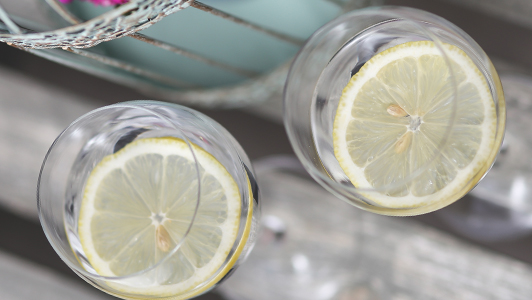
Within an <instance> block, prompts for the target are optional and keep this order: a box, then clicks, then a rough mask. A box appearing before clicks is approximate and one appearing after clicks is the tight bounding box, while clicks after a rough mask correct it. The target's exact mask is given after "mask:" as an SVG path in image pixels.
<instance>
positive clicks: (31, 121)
mask: <svg viewBox="0 0 532 300" xmlns="http://www.w3.org/2000/svg"><path fill="white" fill-rule="evenodd" d="M88 100H92V99H84V98H83V97H81V96H79V95H74V94H71V93H68V92H65V91H64V90H61V89H59V88H55V87H53V86H50V85H45V84H43V83H41V82H37V81H35V80H32V79H31V78H29V77H26V76H24V75H23V74H19V73H17V72H15V71H13V70H10V69H5V68H2V67H0V191H1V194H0V205H1V206H3V207H4V208H7V209H9V210H11V211H15V212H17V213H19V214H22V215H24V216H27V217H30V218H37V204H36V187H37V178H38V175H39V170H40V167H41V164H42V161H43V159H44V156H45V155H46V152H47V151H48V148H49V147H50V146H51V144H52V142H53V141H54V139H55V138H56V137H57V135H59V133H61V131H62V130H63V129H64V128H65V127H66V126H68V124H70V123H71V122H72V121H74V120H75V119H76V118H77V117H79V116H81V115H83V114H84V113H86V112H88V111H90V110H92V109H94V108H95V106H94V105H95V104H92V105H91V104H89V103H91V101H88ZM92 103H94V101H92Z"/></svg>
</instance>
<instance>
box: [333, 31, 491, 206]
mask: <svg viewBox="0 0 532 300" xmlns="http://www.w3.org/2000/svg"><path fill="white" fill-rule="evenodd" d="M443 47H444V48H445V50H446V53H447V54H448V58H449V60H450V63H451V65H452V70H453V72H454V75H455V81H452V80H451V77H450V76H451V72H450V70H449V67H448V65H447V62H446V60H445V58H444V56H442V54H441V51H440V50H438V48H437V47H436V45H435V44H434V43H433V42H430V41H418V42H408V43H404V44H400V45H397V46H395V47H392V48H390V49H387V50H385V51H383V52H381V53H379V54H377V55H375V56H374V57H372V58H371V59H370V60H369V61H368V62H366V64H364V66H363V67H362V68H361V69H360V71H359V72H358V73H356V74H355V75H354V76H353V77H352V78H351V80H350V81H349V83H348V84H347V86H346V87H345V88H344V90H343V93H342V95H341V98H340V101H339V105H338V109H337V112H336V116H335V120H334V127H333V144H334V154H335V156H336V158H337V160H338V162H339V164H340V166H341V168H342V169H343V170H344V172H345V174H346V175H347V176H348V177H349V179H350V180H351V182H352V183H353V185H354V186H355V187H357V188H368V189H373V188H375V189H377V190H378V188H381V190H380V191H379V192H371V193H364V195H365V196H366V197H367V198H368V199H369V200H370V201H372V202H374V204H376V205H378V206H382V207H387V208H415V207H421V206H426V205H431V204H434V203H437V202H441V201H445V202H448V203H451V202H452V201H454V200H457V199H459V198H460V197H462V196H463V195H464V194H465V193H467V192H468V191H469V190H470V189H471V188H472V187H474V185H475V184H476V183H477V182H478V181H479V180H480V179H481V177H482V176H483V174H484V172H485V171H486V170H487V169H488V168H489V167H490V166H491V164H492V163H493V161H494V159H495V154H496V153H497V151H494V150H493V149H494V147H496V146H498V145H496V143H495V135H496V128H497V114H496V109H495V104H494V101H493V98H492V96H491V93H490V90H489V87H488V84H487V82H486V79H485V78H484V76H483V75H482V73H481V72H480V71H479V69H478V68H477V67H476V65H475V64H474V63H473V61H472V60H471V59H470V58H469V57H468V56H467V54H465V52H463V51H462V50H461V49H459V48H458V47H456V46H453V45H450V44H443ZM454 83H456V84H457V87H456V88H457V89H456V91H457V99H456V105H457V109H456V115H453V113H455V111H454V107H453V105H454V104H453V101H454V91H455V89H454V87H453V84H454ZM452 120H453V121H452ZM451 121H452V122H454V123H453V125H452V127H449V124H450V122H451ZM449 128H451V129H450V131H449V132H447V130H449ZM445 138H447V140H446V141H447V142H446V143H444V144H442V141H444V140H445ZM440 151H441V155H440V154H439V153H440ZM416 170H423V171H422V173H420V174H419V176H412V174H414V173H415V171H416Z"/></svg>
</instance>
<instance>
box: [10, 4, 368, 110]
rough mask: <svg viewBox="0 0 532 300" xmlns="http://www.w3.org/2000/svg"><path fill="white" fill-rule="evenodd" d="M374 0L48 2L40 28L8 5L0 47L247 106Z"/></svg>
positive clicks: (152, 91)
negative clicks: (313, 39) (331, 23)
mask: <svg viewBox="0 0 532 300" xmlns="http://www.w3.org/2000/svg"><path fill="white" fill-rule="evenodd" d="M10 1H14V0H10ZM24 1H34V2H35V1H38V0H24ZM283 1H284V2H283ZM374 2H376V1H375V0H282V1H273V0H253V1H249V0H246V1H243V0H214V1H213V0H202V1H201V2H200V1H194V0H131V1H130V2H128V3H126V4H123V5H120V6H117V7H115V8H113V9H108V10H107V11H103V12H102V11H101V10H98V9H92V8H90V6H89V5H90V3H81V2H80V4H78V5H72V4H69V5H63V4H61V3H59V2H58V1H57V0H45V2H44V3H45V6H44V7H39V9H38V11H40V12H41V14H43V15H41V16H39V17H40V21H37V22H36V21H35V20H31V19H29V18H27V17H21V16H20V13H19V12H20V11H17V9H8V8H9V7H8V6H9V5H3V4H2V2H0V20H1V21H2V23H0V41H2V42H5V43H7V44H9V45H11V46H14V47H17V48H19V49H22V50H25V51H28V52H31V53H33V54H35V55H38V56H41V57H44V58H47V59H50V60H53V61H55V62H58V63H61V64H64V65H67V66H70V67H73V68H76V69H79V70H82V71H85V72H88V73H91V74H94V75H97V76H100V77H104V78H106V79H108V80H111V81H114V82H117V83H121V84H124V85H127V86H130V87H134V88H135V89H137V90H140V91H142V92H144V93H145V94H147V95H149V96H153V97H157V98H159V99H162V100H168V101H173V102H179V103H184V104H189V105H195V106H203V107H240V106H245V105H250V104H255V103H260V102H263V101H266V100H268V99H272V98H275V99H277V98H280V97H279V96H280V91H281V90H282V86H283V85H284V81H285V79H286V73H287V69H288V63H289V61H290V59H291V57H292V56H293V55H295V53H296V52H297V51H298V49H299V48H300V47H301V45H302V44H303V43H304V41H305V40H306V38H307V37H308V36H309V35H310V34H311V33H312V32H313V31H315V30H316V29H317V28H319V27H320V26H321V25H323V24H324V23H326V22H327V21H328V20H330V19H332V18H334V17H335V16H337V15H339V14H341V13H343V12H345V11H348V10H352V9H355V8H360V7H364V6H368V5H371V4H375V3H374ZM4 7H7V8H4ZM26 7H27V6H26ZM92 10H94V11H92ZM42 12H44V13H42ZM174 13H175V14H174ZM170 15H171V16H170ZM43 16H44V20H45V21H46V22H43V21H42V19H43ZM163 19H164V20H163ZM85 20H87V21H85ZM309 20H312V21H313V22H310V23H309ZM45 23H46V24H45ZM152 26H153V27H152ZM298 26H299V27H300V28H299V29H298V30H295V29H294V28H296V27H298ZM296 29H297V28H296ZM198 41H199V42H198Z"/></svg>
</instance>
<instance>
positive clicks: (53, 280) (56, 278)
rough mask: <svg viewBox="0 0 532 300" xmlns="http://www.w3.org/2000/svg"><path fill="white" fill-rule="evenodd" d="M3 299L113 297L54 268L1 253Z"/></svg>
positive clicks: (0, 276) (88, 298) (40, 299)
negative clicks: (66, 276)
mask: <svg viewBox="0 0 532 300" xmlns="http://www.w3.org/2000/svg"><path fill="white" fill-rule="evenodd" d="M0 299H2V300H28V299H39V300H72V299H76V300H97V299H100V300H103V299H114V298H112V297H111V296H107V295H105V294H103V293H101V292H99V291H97V290H96V289H94V288H92V287H91V286H89V285H88V284H87V285H84V284H80V283H78V282H74V281H72V280H71V279H68V278H65V277H63V276H61V275H59V274H56V273H54V272H53V271H51V270H49V269H46V268H43V267H41V266H38V265H36V264H32V263H30V262H28V261H24V260H22V259H20V258H18V257H15V256H13V255H10V254H6V253H4V252H0Z"/></svg>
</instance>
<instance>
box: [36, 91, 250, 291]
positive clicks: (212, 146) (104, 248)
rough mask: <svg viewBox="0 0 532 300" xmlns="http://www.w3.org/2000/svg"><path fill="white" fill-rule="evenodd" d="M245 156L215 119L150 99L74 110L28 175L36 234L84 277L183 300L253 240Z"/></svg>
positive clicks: (233, 263) (110, 287) (213, 279)
mask: <svg viewBox="0 0 532 300" xmlns="http://www.w3.org/2000/svg"><path fill="white" fill-rule="evenodd" d="M257 193H258V190H257V186H256V182H255V179H254V175H253V172H252V169H251V164H250V161H249V159H248V157H247V156H246V154H245V153H244V151H243V149H242V148H241V147H240V145H239V144H238V143H237V142H236V140H235V139H234V138H233V137H232V136H231V135H230V134H229V133H228V132H227V131H226V130H225V129H224V128H223V127H222V126H221V125H219V124H218V123H216V122H215V121H213V120H212V119H210V118H208V117H207V116H205V115H203V114H201V113H199V112H197V111H194V110H192V109H189V108H186V107H182V106H179V105H175V104H168V103H163V102H156V101H131V102H124V103H119V104H115V105H110V106H106V107H103V108H100V109H97V110H94V111H92V112H89V113H87V114H86V115H84V116H82V117H80V118H79V119H77V120H76V121H75V122H73V123H72V124H71V125H70V126H69V127H68V128H66V129H65V130H64V131H63V133H61V135H59V137H58V138H57V139H56V140H55V142H54V143H53V145H52V146H51V148H50V150H49V151H48V154H47V155H46V158H45V159H44V163H43V165H42V169H41V173H40V176H39V183H38V197H37V201H38V207H39V216H40V220H41V224H42V226H43V229H44V232H45V234H46V236H47V238H48V240H49V242H50V243H51V245H52V246H53V248H54V249H55V251H56V252H57V253H58V254H59V256H60V257H61V259H62V260H63V261H64V262H65V263H66V264H67V265H68V266H69V267H70V268H71V269H72V270H74V272H75V273H77V274H78V275H79V276H80V277H81V278H83V279H84V280H85V281H87V282H88V283H90V284H92V285H93V286H95V287H97V288H99V289H101V290H102V291H104V292H106V293H109V294H111V295H114V296H116V297H119V298H124V299H188V298H192V297H194V296H197V295H199V294H202V293H204V292H206V291H208V290H210V289H211V288H213V287H214V286H216V285H217V284H218V283H219V282H220V281H221V280H222V279H223V278H225V277H227V276H228V275H229V274H231V273H232V271H233V270H234V269H235V268H236V267H237V266H238V265H239V264H240V263H241V262H242V260H243V259H244V258H245V257H246V255H247V254H248V252H249V251H250V250H251V248H252V245H253V244H254V242H255V236H256V233H255V232H256V229H257V224H258V216H259V202H258V194H257Z"/></svg>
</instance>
